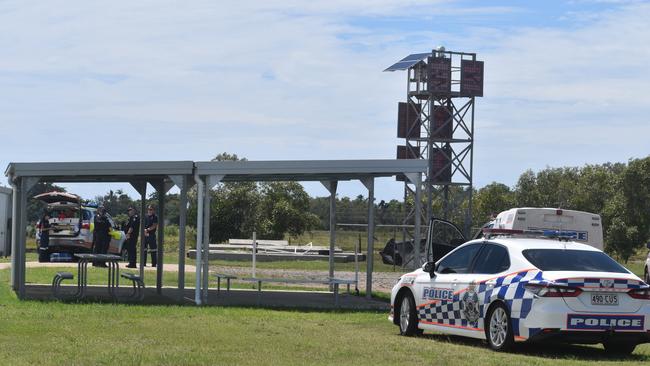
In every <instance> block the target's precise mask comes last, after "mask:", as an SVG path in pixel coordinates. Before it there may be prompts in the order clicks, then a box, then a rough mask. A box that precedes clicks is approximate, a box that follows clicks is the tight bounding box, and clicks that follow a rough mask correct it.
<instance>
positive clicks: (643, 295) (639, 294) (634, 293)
mask: <svg viewBox="0 0 650 366" xmlns="http://www.w3.org/2000/svg"><path fill="white" fill-rule="evenodd" d="M627 294H628V295H630V297H631V298H634V299H639V300H650V288H638V289H634V290H630V291H628V293H627Z"/></svg>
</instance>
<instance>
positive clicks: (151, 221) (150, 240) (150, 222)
mask: <svg viewBox="0 0 650 366" xmlns="http://www.w3.org/2000/svg"><path fill="white" fill-rule="evenodd" d="M157 228H158V216H156V210H155V209H154V208H153V206H149V207H147V216H145V218H144V245H145V249H148V251H149V252H151V266H152V267H155V266H156V264H158V260H157V259H158V255H157V251H158V244H156V229H157ZM143 264H144V265H145V266H146V265H147V254H146V253H145V257H144V263H143Z"/></svg>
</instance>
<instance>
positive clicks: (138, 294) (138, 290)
mask: <svg viewBox="0 0 650 366" xmlns="http://www.w3.org/2000/svg"><path fill="white" fill-rule="evenodd" d="M120 277H122V278H125V279H127V280H130V281H131V283H132V284H133V292H131V295H130V296H129V298H131V299H137V300H139V301H142V299H143V298H144V291H143V289H144V282H143V281H142V278H141V277H140V276H139V275H137V274H135V273H130V272H123V273H120Z"/></svg>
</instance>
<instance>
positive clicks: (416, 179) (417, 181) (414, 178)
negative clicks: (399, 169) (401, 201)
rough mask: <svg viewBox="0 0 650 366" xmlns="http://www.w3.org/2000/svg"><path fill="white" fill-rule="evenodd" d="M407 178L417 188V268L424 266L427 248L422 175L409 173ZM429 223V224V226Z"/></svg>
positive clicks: (414, 233) (414, 232)
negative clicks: (423, 213)
mask: <svg viewBox="0 0 650 366" xmlns="http://www.w3.org/2000/svg"><path fill="white" fill-rule="evenodd" d="M404 175H405V176H406V178H407V179H408V180H409V181H410V182H411V183H412V184H413V185H414V186H415V202H414V205H415V217H414V221H415V223H414V224H415V227H414V228H413V244H414V245H413V248H414V249H415V252H416V253H417V258H416V260H415V261H414V262H415V266H416V268H417V267H418V266H421V265H423V264H424V262H425V259H424V256H425V255H424V252H425V250H424V249H425V248H424V247H423V246H422V240H421V238H422V215H421V212H422V173H408V174H404ZM428 224H429V223H427V225H428Z"/></svg>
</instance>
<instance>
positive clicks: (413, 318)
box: [399, 294, 422, 336]
mask: <svg viewBox="0 0 650 366" xmlns="http://www.w3.org/2000/svg"><path fill="white" fill-rule="evenodd" d="M399 333H400V334H401V335H403V336H413V335H417V334H422V333H421V332H418V321H417V315H416V313H415V300H413V296H411V294H407V295H405V296H404V297H402V301H401V303H400V305H399Z"/></svg>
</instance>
